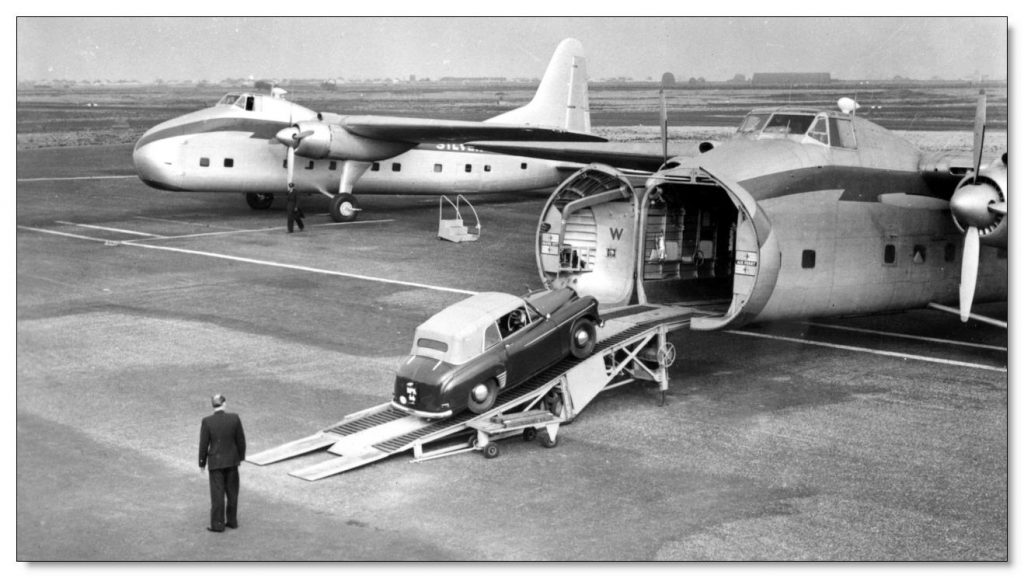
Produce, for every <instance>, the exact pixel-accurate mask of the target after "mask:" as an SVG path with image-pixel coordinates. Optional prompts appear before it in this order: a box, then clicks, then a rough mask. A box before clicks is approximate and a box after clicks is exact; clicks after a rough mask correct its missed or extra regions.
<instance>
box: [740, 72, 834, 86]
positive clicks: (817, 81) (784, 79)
mask: <svg viewBox="0 0 1024 578" xmlns="http://www.w3.org/2000/svg"><path fill="white" fill-rule="evenodd" d="M750 84H751V85H753V86H793V85H809V86H819V85H822V84H832V74H831V73H828V72H755V73H754V77H753V78H752V79H751V80H750Z"/></svg>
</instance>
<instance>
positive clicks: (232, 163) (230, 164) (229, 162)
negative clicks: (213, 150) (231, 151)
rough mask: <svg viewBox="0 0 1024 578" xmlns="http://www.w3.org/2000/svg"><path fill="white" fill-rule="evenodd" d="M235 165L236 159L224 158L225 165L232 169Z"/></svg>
mask: <svg viewBox="0 0 1024 578" xmlns="http://www.w3.org/2000/svg"><path fill="white" fill-rule="evenodd" d="M233 166H235V159H224V167H225V168H228V169H230V168H231V167H233Z"/></svg>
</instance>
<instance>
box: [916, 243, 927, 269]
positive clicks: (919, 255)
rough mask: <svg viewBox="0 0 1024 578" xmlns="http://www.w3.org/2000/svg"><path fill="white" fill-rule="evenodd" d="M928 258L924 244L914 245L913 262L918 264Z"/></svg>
mask: <svg viewBox="0 0 1024 578" xmlns="http://www.w3.org/2000/svg"><path fill="white" fill-rule="evenodd" d="M927 258H928V252H927V250H926V249H925V247H924V245H914V262H915V263H917V264H918V265H920V264H922V263H924V262H925V260H926V259H927Z"/></svg>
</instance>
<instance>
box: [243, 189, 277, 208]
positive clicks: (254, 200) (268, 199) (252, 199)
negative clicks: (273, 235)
mask: <svg viewBox="0 0 1024 578" xmlns="http://www.w3.org/2000/svg"><path fill="white" fill-rule="evenodd" d="M245 202H246V203H248V205H249V208H250V209H253V210H255V211H266V210H267V209H269V208H270V205H272V204H274V195H273V194H272V193H246V194H245Z"/></svg>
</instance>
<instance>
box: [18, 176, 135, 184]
mask: <svg viewBox="0 0 1024 578" xmlns="http://www.w3.org/2000/svg"><path fill="white" fill-rule="evenodd" d="M137 178H139V177H138V175H102V176H95V177H35V178H30V179H29V178H26V179H17V181H18V182H19V183H36V182H40V181H94V180H100V179H137Z"/></svg>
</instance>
